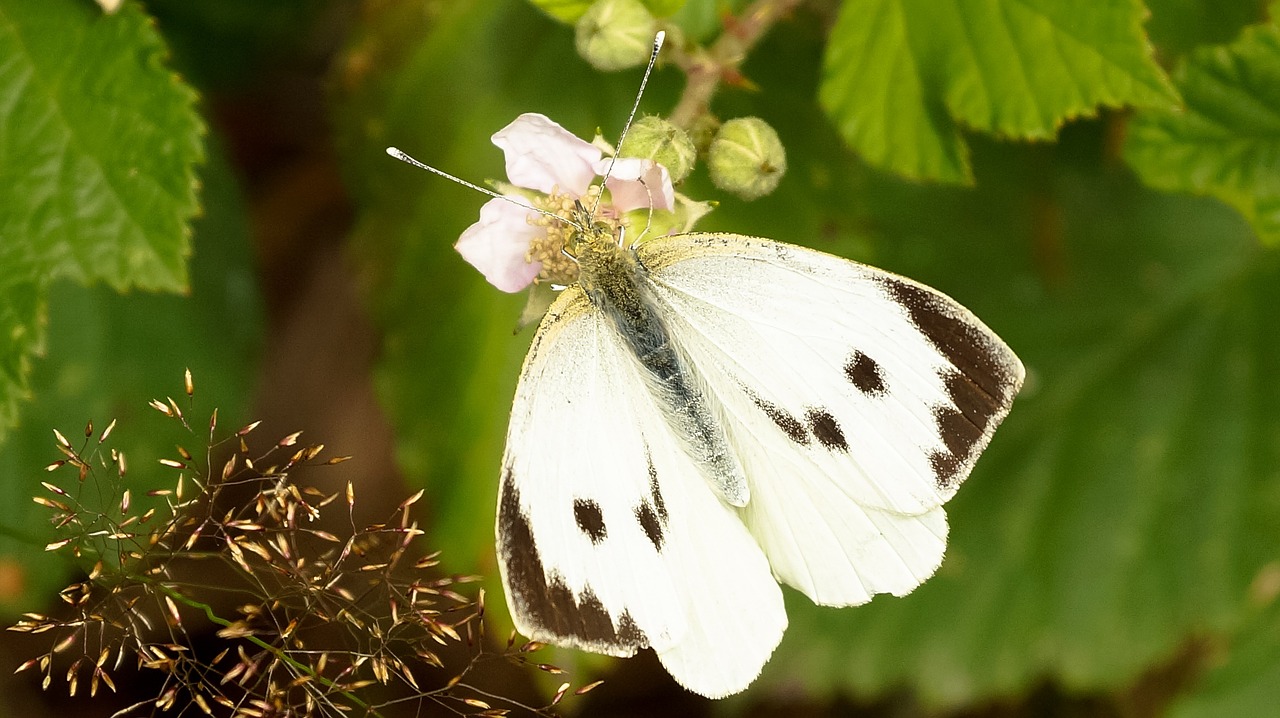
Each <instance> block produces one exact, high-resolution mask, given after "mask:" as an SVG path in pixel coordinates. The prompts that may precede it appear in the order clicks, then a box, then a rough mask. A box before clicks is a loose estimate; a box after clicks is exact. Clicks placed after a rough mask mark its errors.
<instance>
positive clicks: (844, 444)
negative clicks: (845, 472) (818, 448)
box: [804, 409, 849, 451]
mask: <svg viewBox="0 0 1280 718" xmlns="http://www.w3.org/2000/svg"><path fill="white" fill-rule="evenodd" d="M804 418H805V421H808V422H809V429H810V430H811V431H812V432H813V435H814V436H816V437H818V442H819V443H821V444H822V445H823V446H825V447H827V448H828V449H831V450H832V451H848V450H849V442H848V441H846V440H845V438H844V431H843V430H842V429H841V428H840V423H839V422H838V421H836V418H835V417H834V416H832V415H831V412H829V411H827V410H826V409H810V410H808V411H807V412H805V415H804Z"/></svg>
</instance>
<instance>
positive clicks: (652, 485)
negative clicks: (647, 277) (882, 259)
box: [497, 287, 786, 696]
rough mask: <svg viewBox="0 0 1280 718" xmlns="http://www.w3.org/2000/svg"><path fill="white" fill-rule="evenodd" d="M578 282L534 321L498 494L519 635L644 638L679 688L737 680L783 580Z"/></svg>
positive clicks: (756, 656)
mask: <svg viewBox="0 0 1280 718" xmlns="http://www.w3.org/2000/svg"><path fill="white" fill-rule="evenodd" d="M639 371H640V369H639V368H638V365H637V363H636V361H635V359H634V358H633V357H632V356H630V355H629V354H628V349H627V347H626V346H625V345H624V344H623V342H622V341H621V340H620V339H619V337H618V336H617V335H616V333H615V332H614V330H613V329H612V327H610V326H609V325H608V324H607V322H606V320H605V318H604V316H603V315H602V314H601V313H600V312H598V311H596V310H595V309H594V307H592V305H591V304H590V302H588V301H587V299H586V298H585V296H584V295H583V293H582V292H581V290H579V289H578V288H577V287H571V288H569V289H567V290H566V291H565V292H564V293H563V294H562V295H561V296H560V298H559V299H557V301H556V303H555V304H554V305H553V306H552V308H551V310H550V312H549V313H548V314H547V316H546V317H545V318H544V319H543V322H542V324H541V326H540V327H539V329H538V333H537V335H536V337H535V339H534V342H533V346H532V348H531V349H530V352H529V355H528V357H527V358H526V360H525V366H524V371H523V372H522V374H521V378H520V384H519V387H518V388H517V391H516V398H515V402H514V404H513V407H512V414H511V423H510V427H509V430H508V437H507V451H506V455H505V457H504V460H503V477H502V486H501V490H500V498H499V507H498V514H499V516H498V526H497V539H498V556H499V560H500V566H501V572H502V577H503V581H504V584H505V588H506V594H507V600H508V605H509V606H510V608H511V610H512V614H513V616H514V618H515V621H516V626H517V628H518V629H519V630H520V632H521V633H523V634H525V635H526V636H529V637H530V638H534V639H538V640H546V641H552V642H555V643H558V644H561V645H572V646H577V647H580V648H584V649H587V650H591V651H596V652H600V653H608V654H612V655H623V656H625V655H631V654H633V653H634V652H635V651H636V650H637V649H638V648H643V647H646V646H652V647H653V648H654V649H655V650H656V651H657V652H658V655H659V658H660V659H661V660H662V661H663V664H664V665H665V666H666V667H667V669H668V670H669V671H670V672H671V674H672V675H673V676H675V678H676V679H677V680H678V681H680V682H681V683H682V684H683V685H685V686H686V687H688V688H690V689H691V690H694V691H697V692H699V693H702V694H703V695H710V696H723V695H727V694H729V693H733V692H737V691H739V690H741V689H742V688H743V687H745V686H746V685H747V684H748V683H749V682H750V681H751V680H752V679H753V678H754V677H755V676H756V675H757V674H758V673H759V671H760V669H761V667H762V666H763V665H764V663H765V661H766V660H767V659H768V656H769V655H770V653H772V650H773V648H774V647H775V646H776V645H777V643H778V641H779V640H780V638H781V635H782V631H783V628H784V627H785V625H786V614H785V611H784V609H783V605H782V597H781V592H780V590H779V588H778V585H777V583H776V582H775V581H774V579H773V577H772V575H771V572H770V568H769V564H768V561H767V559H766V558H765V555H764V553H763V552H762V550H761V549H760V547H759V545H758V544H757V542H756V541H755V539H754V538H753V537H752V536H751V535H750V533H749V532H748V530H747V528H746V526H745V525H744V524H743V523H742V521H741V520H740V519H739V518H738V516H737V515H736V514H735V513H734V510H733V509H731V508H729V507H728V506H726V505H725V504H724V503H722V502H721V501H720V500H719V499H718V498H717V497H716V495H715V494H714V492H713V490H712V489H711V487H710V486H709V485H708V483H707V482H706V480H705V479H704V478H703V477H702V474H701V473H700V471H699V467H698V466H696V465H695V464H694V462H693V461H692V460H691V459H690V458H689V456H688V454H687V452H686V451H685V450H683V449H682V448H681V446H680V443H679V440H678V439H677V438H676V437H675V436H674V435H673V434H672V431H671V428H670V426H669V425H668V424H667V422H666V421H665V419H664V417H663V414H662V412H661V411H660V410H659V408H658V407H656V406H655V405H654V401H653V399H652V397H651V396H650V395H649V394H647V393H646V392H645V390H644V389H643V388H642V387H643V386H644V381H643V379H642V377H641V376H640V374H639V373H638V372H639Z"/></svg>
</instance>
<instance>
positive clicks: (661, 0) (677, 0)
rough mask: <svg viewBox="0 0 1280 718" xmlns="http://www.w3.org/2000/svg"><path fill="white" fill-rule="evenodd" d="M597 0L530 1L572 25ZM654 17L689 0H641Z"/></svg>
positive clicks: (663, 14) (676, 8)
mask: <svg viewBox="0 0 1280 718" xmlns="http://www.w3.org/2000/svg"><path fill="white" fill-rule="evenodd" d="M595 1H596V0H529V3H530V4H532V5H533V6H534V7H536V8H538V9H539V10H541V11H543V12H545V13H546V14H548V15H550V16H551V17H553V18H555V19H557V20H559V21H561V22H564V23H568V24H570V25H572V24H573V23H575V22H577V21H578V18H580V17H582V15H583V14H584V13H586V11H587V8H589V7H591V6H592V5H593V4H594V3H595ZM640 1H641V2H642V3H644V6H645V7H646V8H648V9H649V12H651V13H653V16H654V17H670V16H671V15H674V14H676V13H677V12H679V11H680V9H681V8H683V7H684V6H685V4H686V3H687V2H688V0H640Z"/></svg>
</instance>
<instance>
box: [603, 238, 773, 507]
mask: <svg viewBox="0 0 1280 718" xmlns="http://www.w3.org/2000/svg"><path fill="white" fill-rule="evenodd" d="M601 240H602V241H596V242H584V243H583V246H582V247H581V251H580V253H579V255H578V269H579V283H580V284H581V286H582V289H583V291H584V292H585V293H586V295H587V298H588V299H590V301H591V303H592V304H593V305H595V307H596V308H597V309H599V310H600V311H601V312H602V313H603V314H604V315H605V316H606V317H608V320H609V323H610V325H611V326H612V327H613V328H614V330H616V331H617V332H618V335H619V336H620V337H621V338H622V340H623V342H624V343H625V344H626V346H627V348H628V349H629V350H630V352H631V355H632V356H633V357H634V358H635V359H636V362H637V364H638V365H639V368H640V370H641V375H642V376H643V377H644V379H645V383H646V385H647V386H648V388H649V393H650V394H651V395H652V396H653V398H654V400H655V401H656V402H657V404H658V406H659V408H660V409H661V410H662V413H663V415H664V416H665V417H666V418H667V423H668V424H669V425H670V426H671V428H672V429H673V430H674V432H675V434H676V435H677V436H678V437H679V438H680V439H681V442H682V443H683V444H684V449H685V451H686V452H687V453H688V454H689V456H690V458H692V459H693V460H694V461H695V462H696V463H697V464H698V466H699V468H700V470H701V471H702V474H703V475H704V476H705V477H706V478H707V479H708V481H710V483H711V485H712V486H713V487H714V488H715V490H716V492H717V493H718V494H719V495H720V497H721V498H722V499H724V500H725V501H727V502H728V503H729V504H731V505H733V506H745V505H746V504H747V501H748V499H749V498H750V493H749V491H748V489H747V483H746V476H745V474H744V472H743V470H742V466H741V464H739V463H738V460H737V458H735V455H734V453H733V452H732V451H731V450H730V447H729V441H728V437H727V435H726V434H725V430H724V427H723V426H722V425H721V424H720V422H719V421H718V420H717V419H716V413H715V411H714V410H713V408H712V405H711V403H710V401H709V399H708V395H707V392H706V390H705V389H704V388H703V385H702V382H701V381H699V379H698V376H697V374H696V373H695V372H694V370H693V368H692V364H691V363H690V362H689V361H688V360H687V359H686V358H685V357H684V355H683V354H682V352H681V351H680V348H679V346H678V345H677V344H676V343H675V342H673V341H672V338H671V331H670V329H669V328H668V327H667V325H666V322H664V321H663V320H662V316H661V315H660V314H659V312H658V308H657V305H656V304H655V302H654V299H653V297H652V295H651V294H650V293H649V292H648V291H647V290H646V288H645V287H646V283H645V281H644V272H645V269H644V267H643V266H641V265H640V263H639V262H638V261H637V260H636V257H635V254H634V253H633V252H631V251H629V250H626V249H623V248H622V247H619V246H618V244H617V243H616V242H614V241H612V239H610V238H608V237H601Z"/></svg>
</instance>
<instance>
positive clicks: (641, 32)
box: [574, 0, 657, 72]
mask: <svg viewBox="0 0 1280 718" xmlns="http://www.w3.org/2000/svg"><path fill="white" fill-rule="evenodd" d="M656 31H657V24H656V22H655V21H654V19H653V15H650V14H649V10H648V9H647V8H645V6H644V4H643V3H642V2H640V0H597V2H596V3H595V4H594V5H592V6H591V7H590V8H588V9H587V12H586V13H584V14H583V16H582V17H580V18H578V23H577V25H576V26H575V27H574V40H575V44H576V45H577V48H578V54H579V55H581V56H582V58H583V59H584V60H586V61H587V62H589V63H591V66H592V67H594V68H596V69H597V70H603V71H605V72H609V71H611V70H622V69H625V68H628V67H635V66H637V65H643V64H644V63H646V62H648V60H649V53H651V52H652V51H653V36H654V34H655V33H656Z"/></svg>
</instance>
